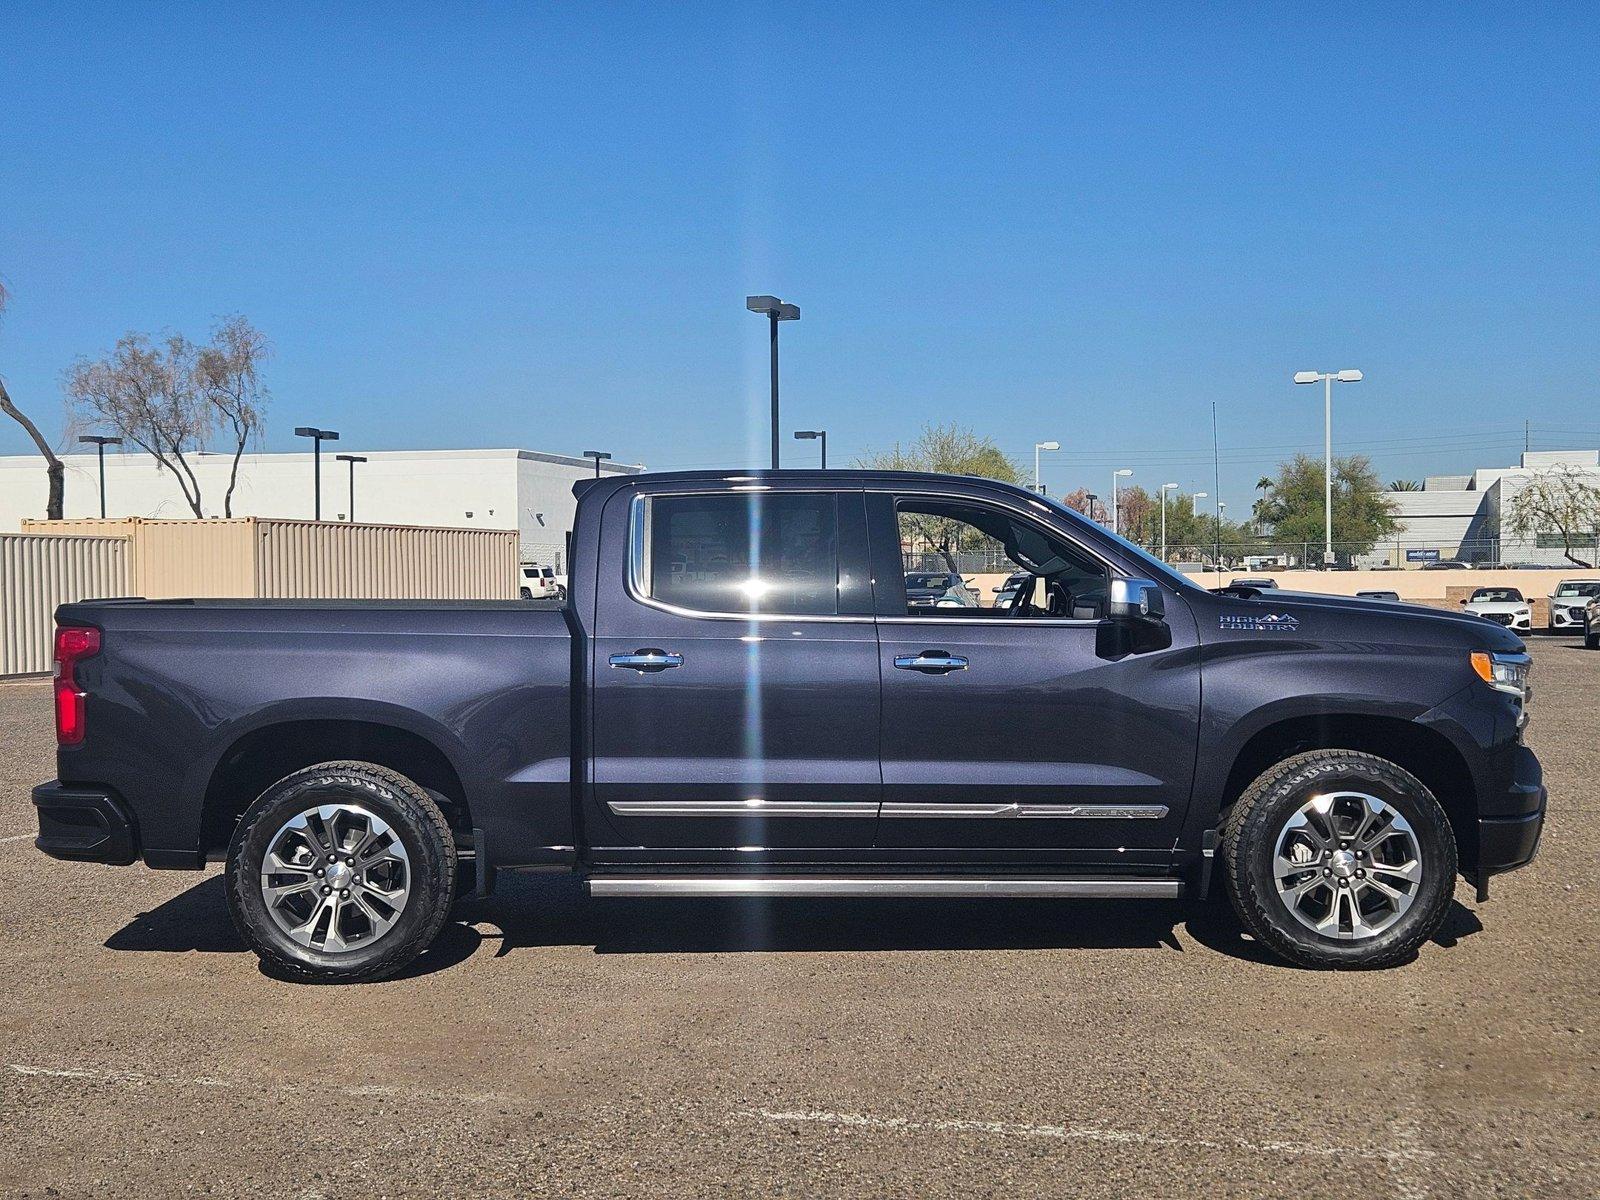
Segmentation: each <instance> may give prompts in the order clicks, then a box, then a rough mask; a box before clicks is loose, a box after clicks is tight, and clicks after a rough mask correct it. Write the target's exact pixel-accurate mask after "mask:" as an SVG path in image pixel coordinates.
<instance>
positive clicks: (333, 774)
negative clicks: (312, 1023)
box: [226, 762, 456, 983]
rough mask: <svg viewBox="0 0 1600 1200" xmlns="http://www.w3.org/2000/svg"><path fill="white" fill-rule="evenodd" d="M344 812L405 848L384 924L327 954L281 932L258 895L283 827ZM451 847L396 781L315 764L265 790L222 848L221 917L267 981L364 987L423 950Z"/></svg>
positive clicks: (428, 812)
mask: <svg viewBox="0 0 1600 1200" xmlns="http://www.w3.org/2000/svg"><path fill="white" fill-rule="evenodd" d="M331 804H345V805H354V806H358V807H360V808H362V809H365V810H367V811H370V812H371V813H373V814H374V815H376V816H378V817H379V818H381V819H382V820H383V821H384V822H385V823H386V824H387V825H388V826H389V828H390V829H391V830H392V831H393V836H394V837H396V838H398V840H399V842H400V844H401V845H402V847H403V848H404V850H405V854H406V858H407V860H408V863H407V867H406V871H407V879H406V883H407V886H408V889H409V890H408V893H407V896H406V899H405V904H404V907H403V908H401V909H400V912H399V915H398V918H397V919H395V921H394V924H393V925H392V926H391V927H390V928H388V929H387V930H386V931H384V932H383V933H382V934H381V935H379V936H376V937H374V938H373V939H372V940H371V942H370V944H366V945H362V944H359V943H358V944H355V945H353V946H351V948H350V949H348V950H343V951H329V950H325V949H318V948H316V947H315V946H306V945H302V944H300V943H299V942H297V941H295V940H294V939H293V938H291V937H290V936H289V935H288V934H287V933H285V932H284V930H282V929H281V928H280V927H279V925H278V924H277V922H276V921H274V920H273V918H272V916H271V915H270V913H269V912H268V909H267V902H266V900H265V899H264V897H263V896H262V891H261V883H262V879H261V873H262V865H263V861H264V859H265V856H266V853H267V850H268V848H269V847H270V846H271V844H272V842H273V839H274V838H275V837H276V836H277V834H278V833H279V831H280V830H281V829H283V827H284V825H285V823H286V822H288V821H290V820H291V819H293V818H294V817H295V816H297V815H298V814H300V813H303V812H306V811H308V810H310V809H314V808H317V807H318V806H320V805H331ZM455 877H456V846H455V839H454V837H453V836H452V834H451V832H450V826H449V824H448V822H446V820H445V817H444V814H443V813H441V812H440V811H439V806H438V805H437V804H435V803H434V801H433V799H432V798H431V797H430V796H429V795H428V793H427V792H426V791H425V790H424V789H423V788H421V787H419V786H418V785H417V784H415V783H413V782H412V781H411V780H409V779H407V778H406V777H405V776H404V775H401V774H399V773H398V772H395V771H391V770H389V769H388V768H386V767H380V766H377V765H375V764H373V763H366V762H325V763H318V764H317V765H316V766H314V767H307V768H306V769H304V770H302V771H296V772H295V773H294V774H293V775H290V776H288V777H286V778H284V779H280V780H279V781H278V782H277V783H275V784H273V785H272V786H271V787H269V788H268V789H267V790H266V791H265V792H263V793H262V794H261V796H260V798H259V799H257V800H256V801H255V803H254V804H252V805H251V806H250V807H249V809H248V810H247V811H246V812H245V814H244V816H243V818H241V820H240V821H239V826H238V828H237V829H236V830H235V831H234V835H233V840H232V842H231V843H230V844H229V846H228V864H227V874H226V881H227V893H228V910H229V912H230V913H231V914H232V916H233V923H234V925H235V926H236V927H237V929H238V930H239V935H240V936H241V937H243V938H244V940H245V941H246V942H247V943H248V944H249V946H250V948H251V949H252V950H254V951H255V952H256V954H257V955H259V956H260V958H261V961H262V962H263V964H265V965H266V966H267V967H269V968H270V969H272V970H273V971H275V972H276V973H277V974H279V975H281V976H283V977H286V978H289V979H293V980H297V981H301V982H306V983H366V982H370V981H372V980H377V979H383V978H385V977H386V976H389V975H393V974H394V973H395V972H397V971H400V970H402V969H403V968H405V967H406V966H407V965H408V964H410V963H411V962H412V961H413V960H414V959H416V957H417V956H418V955H419V954H421V953H422V952H423V951H424V950H426V949H427V948H428V946H429V945H430V944H432V942H433V939H434V938H435V937H436V936H437V935H438V933H439V930H440V929H441V928H442V927H443V926H444V923H445V921H446V919H447V918H448V917H449V915H450V905H451V901H452V899H453V898H454V895H455Z"/></svg>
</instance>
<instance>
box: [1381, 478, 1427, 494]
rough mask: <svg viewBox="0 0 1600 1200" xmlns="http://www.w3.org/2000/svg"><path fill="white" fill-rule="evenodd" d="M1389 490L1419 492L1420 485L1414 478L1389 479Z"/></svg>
mask: <svg viewBox="0 0 1600 1200" xmlns="http://www.w3.org/2000/svg"><path fill="white" fill-rule="evenodd" d="M1389 490H1390V491H1391V492H1420V491H1421V490H1422V485H1421V484H1420V483H1418V482H1417V481H1416V480H1415V479H1391V480H1390V481H1389Z"/></svg>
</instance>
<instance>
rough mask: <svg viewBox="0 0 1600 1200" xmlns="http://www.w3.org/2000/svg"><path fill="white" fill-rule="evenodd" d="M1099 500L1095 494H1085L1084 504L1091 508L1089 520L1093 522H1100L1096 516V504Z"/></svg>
mask: <svg viewBox="0 0 1600 1200" xmlns="http://www.w3.org/2000/svg"><path fill="white" fill-rule="evenodd" d="M1099 499H1100V497H1099V496H1096V495H1095V494H1094V493H1093V492H1085V493H1084V494H1083V502H1084V503H1085V504H1087V505H1088V506H1089V520H1091V521H1094V520H1098V518H1097V517H1096V516H1095V515H1094V506H1095V502H1096V501H1098V500H1099Z"/></svg>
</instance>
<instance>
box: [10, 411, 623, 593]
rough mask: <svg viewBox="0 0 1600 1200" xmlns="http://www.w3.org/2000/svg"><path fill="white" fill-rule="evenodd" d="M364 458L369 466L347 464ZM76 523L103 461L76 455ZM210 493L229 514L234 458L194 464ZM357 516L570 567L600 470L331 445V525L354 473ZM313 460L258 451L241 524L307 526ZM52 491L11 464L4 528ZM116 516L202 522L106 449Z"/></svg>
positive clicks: (141, 467) (327, 503)
mask: <svg viewBox="0 0 1600 1200" xmlns="http://www.w3.org/2000/svg"><path fill="white" fill-rule="evenodd" d="M346 453H355V454H361V455H363V456H364V457H365V458H366V460H367V461H366V462H361V463H355V464H351V463H345V462H339V461H338V460H337V459H336V458H335V457H334V456H335V455H336V454H346ZM62 461H63V462H64V463H65V464H66V468H67V474H66V497H65V504H64V509H65V511H64V515H65V516H67V517H98V516H99V515H100V483H99V473H98V464H97V462H96V458H95V456H94V455H93V454H71V455H65V456H63V458H62ZM189 463H190V465H191V467H192V468H193V470H194V473H195V476H196V478H197V479H198V480H199V484H200V500H201V511H202V512H203V513H204V514H205V515H206V516H207V517H220V516H222V515H223V498H224V496H225V495H226V493H227V490H228V475H229V471H230V469H231V467H232V465H233V459H232V457H231V456H230V455H226V454H219V453H210V454H200V455H191V456H190V458H189ZM352 465H353V467H354V471H355V514H354V515H355V517H356V518H357V519H359V520H361V521H372V522H377V523H381V524H395V525H446V526H455V527H467V528H480V529H516V530H518V531H519V532H520V534H521V541H522V554H523V558H524V560H537V561H539V562H546V563H552V564H559V565H560V566H561V567H562V568H563V569H564V568H565V562H564V557H565V546H566V534H567V532H568V531H569V530H571V528H572V517H573V512H574V510H575V508H576V504H575V502H574V500H573V496H572V485H573V483H574V481H576V480H578V479H581V478H584V477H586V476H593V474H594V461H593V460H592V459H587V458H574V457H572V456H570V455H565V454H545V453H541V452H539V451H535V450H370V451H361V450H359V449H358V448H357V447H355V446H353V445H352V446H348V447H347V446H345V445H344V444H343V443H338V442H329V443H325V444H324V446H323V454H322V517H323V519H324V520H338V521H346V520H349V519H350V518H351V503H350V498H351V475H350V472H351V468H352ZM312 468H313V464H312V456H311V455H310V454H308V453H295V454H247V455H245V456H244V458H243V459H242V460H240V463H239V478H238V485H237V486H236V487H235V489H234V493H233V506H232V511H233V515H234V516H236V517H299V518H307V519H309V518H310V517H311V516H312V515H313V512H314V509H315V505H314V487H313V482H312V479H313V469H312ZM643 469H644V468H643V467H640V466H629V465H627V464H623V463H611V462H606V463H602V464H601V471H602V472H603V473H605V474H611V475H618V474H633V473H635V472H637V471H641V470H643ZM47 492H48V480H47V478H46V476H45V470H44V462H43V460H42V459H40V458H39V457H38V455H34V454H28V455H12V456H0V531H4V532H16V530H17V529H18V528H19V527H20V524H21V521H22V519H23V518H24V517H43V516H44V515H45V500H46V495H47ZM106 515H107V516H110V517H165V518H193V516H194V512H193V511H192V510H191V509H190V507H189V505H188V504H187V502H185V500H184V498H183V493H182V491H180V490H179V487H178V483H177V480H176V479H175V478H174V477H173V475H172V473H171V472H170V471H168V470H167V469H166V468H164V467H160V466H158V465H157V463H156V461H155V459H154V458H152V457H151V456H150V455H148V454H145V453H144V452H143V451H130V452H127V453H121V452H118V451H117V450H115V449H114V448H108V449H107V451H106Z"/></svg>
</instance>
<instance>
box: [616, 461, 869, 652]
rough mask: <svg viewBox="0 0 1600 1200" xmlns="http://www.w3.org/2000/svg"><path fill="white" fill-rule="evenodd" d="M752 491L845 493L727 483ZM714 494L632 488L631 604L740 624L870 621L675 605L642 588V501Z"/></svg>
mask: <svg viewBox="0 0 1600 1200" xmlns="http://www.w3.org/2000/svg"><path fill="white" fill-rule="evenodd" d="M860 490H861V489H859V488H847V489H845V491H848V492H857V491H860ZM755 491H760V492H762V493H763V494H781V495H794V496H834V497H838V496H841V495H844V494H845V491H838V490H834V489H829V488H760V489H757V488H750V487H730V488H728V489H727V492H728V494H730V495H741V496H747V495H750V494H751V493H752V492H755ZM715 494H716V493H715V492H707V491H706V490H705V489H701V488H695V489H692V490H685V491H666V492H644V491H641V492H635V493H634V495H633V499H631V500H630V501H629V502H628V577H627V581H626V582H627V586H626V589H625V590H626V591H627V593H628V599H630V600H632V601H633V602H634V603H635V604H642V605H644V606H645V607H646V608H653V609H656V610H657V611H659V612H664V613H671V614H672V615H673V616H675V617H691V618H694V619H696V620H701V621H739V622H741V623H743V624H746V625H748V624H750V623H751V622H752V621H782V622H786V623H795V622H802V623H811V622H815V623H817V624H833V625H864V624H871V623H872V622H873V620H874V619H875V618H874V617H872V616H871V615H870V614H867V615H863V614H860V613H845V614H840V613H833V614H829V613H805V614H801V613H763V612H754V613H734V612H712V611H710V610H709V609H700V608H684V607H683V606H682V605H679V604H669V603H667V602H666V601H665V600H660V599H657V598H656V597H654V596H651V595H649V594H648V593H647V592H646V591H645V580H644V574H645V570H644V567H645V563H646V562H648V561H649V550H650V547H649V546H648V544H647V543H648V542H649V539H650V538H651V536H652V533H651V529H650V522H649V521H648V520H646V519H645V504H646V502H647V501H649V500H651V499H653V498H655V497H657V496H705V495H715ZM835 520H836V524H835V529H834V532H835V535H836V536H837V533H838V526H837V518H835ZM641 530H642V531H643V533H642V535H641V532H640V531H641ZM840 557H841V558H842V556H840ZM837 586H838V585H837V583H835V589H837Z"/></svg>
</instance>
